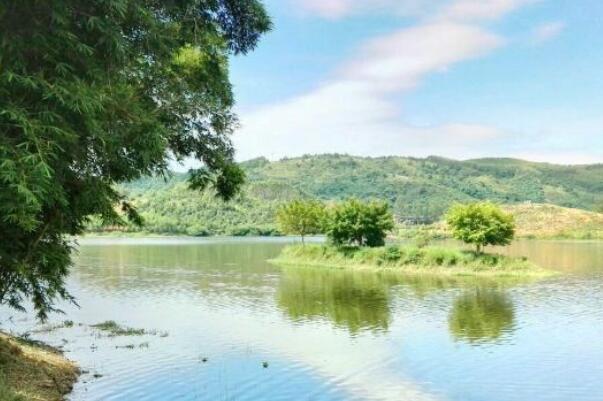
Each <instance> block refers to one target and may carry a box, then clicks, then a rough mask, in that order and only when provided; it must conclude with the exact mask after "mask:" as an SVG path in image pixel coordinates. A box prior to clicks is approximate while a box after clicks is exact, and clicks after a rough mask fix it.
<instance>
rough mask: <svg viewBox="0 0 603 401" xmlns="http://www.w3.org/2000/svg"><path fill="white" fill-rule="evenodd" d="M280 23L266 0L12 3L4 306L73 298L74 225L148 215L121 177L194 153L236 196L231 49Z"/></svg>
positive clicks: (0, 220)
mask: <svg viewBox="0 0 603 401" xmlns="http://www.w3.org/2000/svg"><path fill="white" fill-rule="evenodd" d="M270 24H271V23H270V19H269V17H268V16H267V14H266V12H265V10H264V8H263V6H262V4H261V3H260V2H259V1H258V0H179V1H176V0H161V1H158V0H90V1H81V0H56V1H38V0H6V1H3V2H2V3H0V38H2V40H0V303H6V304H8V305H10V306H12V307H15V308H18V309H22V304H23V301H24V300H26V299H31V300H32V301H33V304H34V306H35V309H36V310H37V312H38V316H39V317H40V318H44V317H46V315H47V313H48V312H49V311H52V310H53V304H54V302H55V301H56V300H57V299H58V298H65V299H71V297H70V296H69V294H68V293H67V292H66V290H65V286H64V278H65V276H66V275H67V273H68V268H69V265H70V263H71V258H70V250H71V247H70V242H69V240H68V239H66V238H65V234H69V235H75V234H79V233H81V232H82V229H83V228H84V226H85V224H86V222H87V220H88V218H89V216H98V217H99V218H100V219H101V220H102V221H103V222H105V223H113V224H114V223H116V222H123V221H124V216H125V217H126V218H128V219H129V220H132V221H134V222H136V223H141V221H140V218H139V216H138V215H137V213H136V211H135V209H134V208H133V207H132V206H131V205H130V204H129V203H128V202H126V201H125V199H124V198H123V197H122V196H121V195H120V194H119V193H118V192H117V191H116V190H115V189H114V188H115V187H114V184H115V183H118V182H128V181H132V180H135V179H137V178H139V177H141V176H145V175H160V176H161V175H162V176H165V175H167V174H169V172H168V165H169V162H170V160H176V161H182V160H184V159H186V158H194V159H197V160H199V161H200V162H201V163H200V165H201V166H202V167H201V168H198V169H195V170H192V171H191V174H190V186H191V187H192V188H195V189H203V188H206V187H208V186H213V187H214V188H215V190H216V193H217V194H218V195H219V196H221V197H222V198H224V199H230V198H232V197H233V196H234V195H235V194H236V193H237V191H238V189H239V187H240V186H241V183H242V181H243V179H244V175H243V173H242V170H241V169H240V168H239V167H238V166H237V165H236V164H235V163H234V160H233V154H234V151H233V147H232V144H231V141H230V139H229V136H230V133H231V132H232V130H233V127H234V126H235V124H236V117H235V116H234V114H233V112H232V106H233V95H232V89H231V85H230V83H229V79H228V59H229V57H230V56H231V55H233V54H239V53H243V54H244V53H247V52H248V51H250V50H252V49H253V48H254V47H255V46H256V44H257V42H258V39H259V38H260V36H261V35H262V33H264V32H266V31H268V30H269V29H270Z"/></svg>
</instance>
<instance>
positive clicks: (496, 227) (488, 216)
mask: <svg viewBox="0 0 603 401" xmlns="http://www.w3.org/2000/svg"><path fill="white" fill-rule="evenodd" d="M446 222H447V223H448V226H449V227H450V228H451V229H452V235H453V237H454V238H456V239H459V240H461V241H463V242H465V243H467V244H473V245H475V247H476V251H477V253H481V252H482V249H483V247H484V246H486V245H508V244H510V243H511V241H512V240H513V237H514V236H515V221H514V219H513V216H512V215H511V214H508V213H505V212H503V211H502V210H501V209H500V207H498V206H497V205H495V204H493V203H490V202H476V203H469V204H466V205H461V204H457V205H454V206H452V207H451V208H450V210H449V211H448V213H447V215H446Z"/></svg>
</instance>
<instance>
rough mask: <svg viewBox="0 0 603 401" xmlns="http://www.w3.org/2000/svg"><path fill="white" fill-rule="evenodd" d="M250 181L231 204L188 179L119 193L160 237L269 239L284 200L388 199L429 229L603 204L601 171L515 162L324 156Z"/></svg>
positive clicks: (256, 164)
mask: <svg viewBox="0 0 603 401" xmlns="http://www.w3.org/2000/svg"><path fill="white" fill-rule="evenodd" d="M242 166H243V168H244V169H245V171H246V173H247V177H248V181H247V184H246V186H245V188H244V191H243V193H242V194H241V195H240V196H239V197H238V198H237V199H236V201H234V202H231V203H224V202H221V201H218V200H216V199H215V198H214V197H213V194H212V193H210V192H206V193H203V194H199V193H196V192H193V191H190V190H188V189H187V188H186V176H185V175H184V174H176V175H175V176H174V177H173V178H172V179H171V180H169V181H168V182H164V181H163V180H162V179H155V178H149V179H143V180H140V181H136V182H133V183H130V184H127V185H124V186H122V187H121V188H120V189H121V190H122V191H123V192H124V193H125V194H126V195H127V196H128V197H129V198H130V199H131V200H132V201H133V202H134V204H135V205H136V206H137V207H138V209H139V211H140V212H141V213H142V215H143V216H144V217H145V219H146V222H147V226H146V230H148V231H150V232H162V233H186V234H191V235H206V234H207V235H209V234H230V235H245V234H270V233H274V232H275V226H274V211H275V209H276V207H277V206H278V204H279V203H280V202H282V201H284V200H288V199H293V198H298V197H314V198H318V199H322V200H336V199H343V198H347V197H351V196H355V197H359V198H363V199H368V198H379V199H385V200H387V201H388V202H390V204H391V205H392V208H393V210H394V213H395V214H396V217H397V218H398V220H400V221H422V222H431V221H436V220H438V219H439V217H440V216H441V214H442V213H443V212H444V211H445V210H446V209H447V208H448V207H449V206H450V204H451V203H453V202H457V201H458V202H469V201H473V200H483V199H489V200H493V201H496V202H500V203H504V204H519V203H524V202H532V203H538V204H544V203H548V204H553V205H558V206H564V207H570V208H577V209H584V210H594V209H595V208H596V207H597V206H598V205H599V204H601V203H602V202H603V179H602V177H603V165H602V164H598V165H585V166H560V165H553V164H545V163H533V162H527V161H522V160H515V159H477V160H469V161H456V160H449V159H444V158H439V157H429V158H426V159H415V158H403V157H379V158H363V157H353V156H345V155H319V156H305V157H301V158H293V159H283V160H280V161H276V162H269V161H268V160H266V159H264V158H260V159H254V160H250V161H247V162H245V163H242Z"/></svg>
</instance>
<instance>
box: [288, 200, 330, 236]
mask: <svg viewBox="0 0 603 401" xmlns="http://www.w3.org/2000/svg"><path fill="white" fill-rule="evenodd" d="M324 218H325V206H324V204H323V203H322V202H319V201H316V200H294V201H291V202H289V203H286V204H284V205H282V206H280V207H279V208H278V210H277V212H276V221H277V224H278V227H279V230H280V231H281V232H283V233H285V234H294V235H299V236H301V238H302V242H303V241H304V237H305V236H306V235H313V234H318V233H320V232H321V229H322V224H323V220H324Z"/></svg>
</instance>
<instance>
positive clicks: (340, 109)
mask: <svg viewBox="0 0 603 401" xmlns="http://www.w3.org/2000/svg"><path fill="white" fill-rule="evenodd" d="M502 43H503V40H502V39H501V38H500V37H498V36H496V35H494V34H492V33H489V32H487V31H485V30H483V29H481V28H478V27H473V26H468V25H462V24H454V23H448V22H438V23H429V24H425V25H419V26H417V27H413V28H409V29H403V30H400V31H398V32H394V33H392V34H390V35H386V36H383V37H380V38H377V39H374V40H371V41H369V42H368V43H366V44H365V45H364V46H362V48H361V50H360V51H359V54H358V55H357V57H355V58H353V59H352V60H350V61H349V62H347V63H345V64H344V65H343V66H342V67H341V68H340V73H339V76H338V78H337V79H335V80H333V81H331V82H328V83H325V84H323V85H322V86H320V87H318V88H317V89H315V90H313V91H310V92H308V93H306V94H303V95H300V96H297V97H293V98H291V99H288V100H285V101H283V102H281V103H278V104H273V105H269V106H265V107H262V108H259V109H257V110H255V111H253V112H251V113H246V114H242V115H241V123H242V128H241V129H240V130H239V131H238V132H237V134H236V135H235V137H234V141H235V145H236V146H237V149H239V158H240V159H247V158H250V157H255V156H259V155H265V154H266V153H267V149H266V148H267V147H269V149H270V150H269V151H268V153H269V154H268V156H271V157H273V158H276V157H282V156H285V155H288V156H293V155H301V154H304V153H321V152H326V151H330V152H335V151H337V152H348V153H355V154H365V155H377V154H383V153H384V152H385V153H392V154H393V153H406V154H408V153H413V154H417V153H421V152H422V151H424V150H425V149H429V150H430V151H431V152H438V153H446V154H449V155H450V154H451V153H454V155H456V156H466V155H467V154H469V153H471V152H470V151H467V149H465V144H466V143H472V144H475V143H480V141H483V140H491V139H493V138H495V137H498V136H500V135H501V133H500V132H498V131H496V130H494V129H492V128H488V127H481V126H477V125H472V124H448V125H443V126H441V127H412V126H408V125H406V124H404V123H403V122H401V121H400V119H399V117H398V116H399V109H398V106H397V104H396V103H395V102H394V101H392V99H391V96H393V95H395V94H400V93H405V92H407V91H409V90H411V89H412V88H414V87H415V86H416V85H418V84H419V83H420V82H421V80H422V79H424V78H425V76H426V75H428V74H431V73H437V72H441V71H445V70H446V69H447V68H449V67H451V66H452V65H454V64H455V63H458V62H461V61H464V60H468V59H471V58H475V57H478V56H480V55H483V54H485V53H487V52H489V51H492V50H493V49H495V48H497V47H498V46H500V45H501V44H502Z"/></svg>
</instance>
